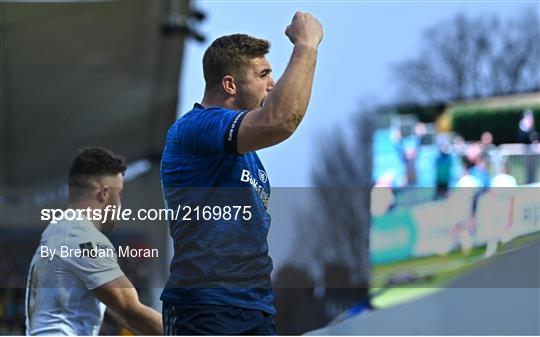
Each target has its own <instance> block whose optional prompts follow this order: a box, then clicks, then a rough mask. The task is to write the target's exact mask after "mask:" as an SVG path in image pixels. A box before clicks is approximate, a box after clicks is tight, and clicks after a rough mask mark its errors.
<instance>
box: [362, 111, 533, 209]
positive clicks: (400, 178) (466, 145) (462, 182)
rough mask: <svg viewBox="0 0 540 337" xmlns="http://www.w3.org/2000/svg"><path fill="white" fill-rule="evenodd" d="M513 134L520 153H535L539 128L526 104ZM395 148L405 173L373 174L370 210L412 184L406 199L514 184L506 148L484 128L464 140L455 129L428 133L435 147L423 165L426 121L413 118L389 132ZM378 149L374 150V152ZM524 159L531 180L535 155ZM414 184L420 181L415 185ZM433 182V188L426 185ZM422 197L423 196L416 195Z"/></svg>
mask: <svg viewBox="0 0 540 337" xmlns="http://www.w3.org/2000/svg"><path fill="white" fill-rule="evenodd" d="M516 129H517V133H518V139H519V140H520V142H521V143H522V144H523V151H522V152H521V153H523V154H524V157H525V156H528V157H534V155H535V152H534V151H533V150H532V149H533V146H532V144H537V143H538V134H537V132H536V131H535V121H534V115H533V113H532V111H531V110H529V109H526V110H525V111H524V112H523V117H522V119H521V120H520V122H519V125H518V126H517V127H516ZM390 135H391V136H390V137H391V140H392V144H393V145H394V148H395V153H396V155H397V156H398V158H399V159H400V161H401V163H402V165H403V167H404V174H402V175H399V174H398V173H396V172H398V171H397V170H395V169H393V168H392V169H388V170H387V171H385V172H384V173H383V174H382V175H380V176H379V177H377V179H376V181H375V184H374V187H375V189H374V192H375V195H372V197H374V199H373V201H374V202H372V214H373V215H381V214H384V213H385V212H386V211H387V210H389V209H390V208H392V207H393V206H395V205H396V204H398V203H399V202H397V201H396V194H399V193H403V192H404V191H405V192H407V191H409V192H410V191H411V189H408V188H410V187H415V188H417V189H416V192H411V193H408V194H407V199H408V200H417V199H418V198H415V197H414V195H415V194H416V195H418V194H420V193H423V194H424V195H425V194H426V193H427V192H426V191H427V190H430V191H429V193H430V199H434V200H440V199H445V198H448V197H449V196H450V192H451V190H452V189H453V188H462V187H467V188H478V189H481V190H483V191H485V190H487V189H489V188H490V187H497V188H498V187H514V186H517V184H518V183H517V180H516V177H514V176H513V175H512V172H511V170H510V166H511V165H510V162H509V160H508V158H510V156H508V155H507V154H504V155H503V153H502V151H501V150H500V148H499V147H498V146H496V145H495V144H494V142H493V137H494V136H493V134H492V133H491V132H489V131H485V132H483V133H482V135H481V136H480V138H479V139H477V140H474V141H469V142H466V141H465V140H464V138H463V137H462V136H460V135H458V134H445V133H435V134H433V135H430V137H431V138H432V139H434V143H435V145H436V147H437V155H436V156H434V157H433V162H432V163H431V165H432V166H431V167H425V164H424V166H423V167H422V166H421V165H419V164H418V158H419V156H420V153H421V151H422V148H423V144H425V143H426V142H425V140H424V138H426V136H427V132H426V125H425V124H423V123H420V122H418V123H416V124H415V126H414V128H413V132H411V134H410V135H407V136H406V137H404V136H402V134H401V131H400V130H399V129H398V128H393V129H392V130H391V133H390ZM375 155H377V154H375ZM533 159H534V158H531V160H528V161H526V165H527V166H528V167H523V170H524V171H525V172H526V177H525V178H524V180H525V182H526V183H532V182H535V180H536V176H535V175H536V170H537V167H538V165H537V163H536V160H533ZM427 170H433V171H434V175H433V176H434V181H433V184H432V185H428V186H425V185H421V184H419V179H418V177H419V176H421V175H424V174H426V171H427ZM418 187H422V189H419V188H418ZM431 188H434V189H431ZM419 201H421V202H423V201H426V199H425V198H424V199H422V198H419Z"/></svg>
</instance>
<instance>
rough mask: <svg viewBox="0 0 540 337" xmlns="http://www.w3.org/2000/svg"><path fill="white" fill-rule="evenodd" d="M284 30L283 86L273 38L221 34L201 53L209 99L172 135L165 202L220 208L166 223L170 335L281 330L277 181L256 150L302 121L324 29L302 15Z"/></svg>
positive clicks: (165, 160)
mask: <svg viewBox="0 0 540 337" xmlns="http://www.w3.org/2000/svg"><path fill="white" fill-rule="evenodd" d="M285 34H286V35H287V37H288V38H289V39H290V41H291V42H292V43H293V44H294V48H293V52H292V55H291V58H290V61H289V64H288V66H287V68H286V70H285V72H284V74H283V75H282V77H281V78H280V80H279V81H278V82H277V83H275V82H274V80H273V79H272V76H271V72H272V68H271V66H270V63H269V62H268V60H267V59H266V57H265V55H266V54H267V53H268V51H269V47H270V45H269V43H268V41H265V40H261V39H258V38H255V37H251V36H248V35H245V34H234V35H229V36H223V37H220V38H218V39H217V40H215V41H214V42H213V43H212V44H211V45H210V47H208V49H207V50H206V52H205V54H204V58H203V70H204V78H205V82H206V88H205V93H204V97H203V100H202V101H201V103H200V104H195V106H194V107H193V109H192V110H191V111H189V112H187V113H186V114H184V115H183V116H182V117H181V118H180V119H179V120H177V121H176V122H175V123H174V124H173V125H172V126H171V128H170V129H169V131H168V133H167V137H166V144H165V149H164V152H163V157H162V162H161V181H162V187H163V193H164V197H165V202H166V207H167V208H168V209H178V207H179V206H182V207H186V206H185V205H188V206H190V207H193V209H198V208H197V207H206V206H213V207H212V220H211V221H208V219H200V218H198V217H197V216H195V215H196V214H190V215H189V216H187V214H186V216H187V217H185V218H183V219H176V220H172V221H169V226H170V232H171V236H172V238H173V242H174V256H173V259H172V262H171V268H170V277H169V279H168V281H167V284H166V286H165V289H164V291H163V293H162V295H161V299H162V301H163V324H164V332H165V334H166V335H184V334H186V335H198V334H208V335H222V334H226V335H241V334H249V335H260V334H275V333H276V329H275V321H274V316H275V314H276V312H275V309H274V305H273V293H272V288H271V282H270V273H271V271H272V260H271V258H270V256H269V255H268V243H267V235H268V229H269V226H270V216H269V214H268V213H267V210H266V208H267V206H268V200H269V197H270V183H269V181H268V176H267V174H266V171H265V170H264V167H263V165H262V163H261V161H260V160H259V158H258V156H257V154H256V152H255V151H256V150H259V149H262V148H266V147H270V146H273V145H276V144H278V143H280V142H282V141H284V140H285V139H287V138H288V137H290V136H291V135H292V134H293V133H294V131H295V130H296V129H297V127H298V125H299V124H300V122H301V121H302V118H303V117H304V115H305V113H306V110H307V106H308V102H309V98H310V95H311V88H312V83H313V75H314V72H315V64H316V60H317V50H318V46H319V43H320V42H321V40H322V38H323V29H322V26H321V24H320V23H319V22H318V20H317V19H316V18H315V17H313V16H312V15H310V14H308V13H302V12H297V13H296V14H295V15H294V17H293V19H292V22H291V24H290V25H289V26H288V27H287V28H286V30H285ZM216 208H217V209H216ZM188 209H192V208H188ZM234 209H236V210H237V211H236V212H232V210H234ZM214 211H215V212H214ZM192 213H193V212H192ZM194 216H195V217H194Z"/></svg>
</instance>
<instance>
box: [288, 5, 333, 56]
mask: <svg viewBox="0 0 540 337" xmlns="http://www.w3.org/2000/svg"><path fill="white" fill-rule="evenodd" d="M285 35H287V36H288V37H289V40H291V42H292V43H293V44H294V45H295V46H296V45H302V44H303V45H308V46H310V47H314V48H317V47H318V46H319V43H321V40H322V38H323V35H324V33H323V28H322V25H321V24H320V23H319V20H317V18H315V17H314V16H313V15H311V14H309V13H302V12H296V13H295V14H294V17H293V19H292V22H291V24H290V25H288V26H287V29H285Z"/></svg>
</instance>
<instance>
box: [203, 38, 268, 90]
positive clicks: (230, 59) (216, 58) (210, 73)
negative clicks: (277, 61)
mask: <svg viewBox="0 0 540 337" xmlns="http://www.w3.org/2000/svg"><path fill="white" fill-rule="evenodd" d="M269 51H270V42H268V41H267V40H262V39H258V38H255V37H253V36H249V35H246V34H233V35H226V36H222V37H220V38H218V39H216V40H215V41H214V42H212V44H211V45H210V47H208V49H206V52H205V53H204V57H203V72H204V80H205V81H206V87H207V88H212V87H214V86H216V85H217V84H218V83H219V82H220V81H221V79H222V78H223V76H225V75H232V76H236V77H242V76H243V75H244V73H243V71H244V68H245V66H247V65H249V64H250V62H251V60H252V59H254V58H256V57H263V56H264V55H266V54H268V52H269Z"/></svg>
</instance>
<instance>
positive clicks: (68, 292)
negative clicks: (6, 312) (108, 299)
mask: <svg viewBox="0 0 540 337" xmlns="http://www.w3.org/2000/svg"><path fill="white" fill-rule="evenodd" d="M44 247H45V248H44ZM81 252H82V256H81ZM96 252H100V254H95V253H96ZM109 252H112V254H109ZM105 253H107V254H106V255H107V256H105ZM98 255H99V256H98ZM123 275H124V273H123V272H122V270H121V269H120V267H119V266H118V262H117V256H116V252H115V250H114V248H113V246H112V244H111V242H110V241H109V239H108V238H107V237H106V236H105V235H103V233H101V232H100V231H99V230H97V228H96V227H95V226H94V224H92V223H91V222H90V221H88V220H78V221H60V222H58V223H55V224H53V223H50V224H49V225H48V226H47V228H46V229H45V231H44V232H43V234H42V235H41V242H40V246H39V247H38V248H37V250H36V253H35V254H34V257H33V258H32V263H31V265H30V271H29V274H28V281H27V285H26V309H25V311H26V334H27V335H97V334H98V332H99V329H100V327H101V323H102V322H103V315H104V313H105V305H104V304H103V303H101V302H100V301H98V300H97V299H96V297H95V296H94V295H93V294H92V292H91V291H90V290H92V289H95V288H97V287H99V286H101V285H103V284H105V283H108V282H110V281H112V280H114V279H117V278H118V277H120V276H123Z"/></svg>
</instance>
